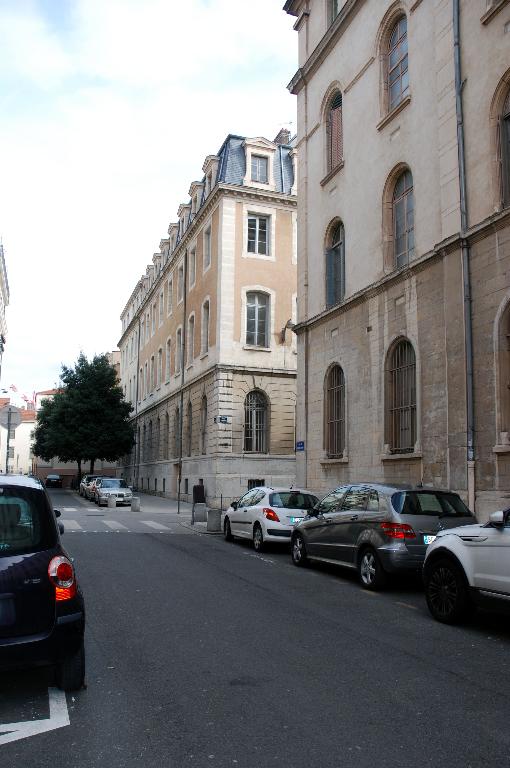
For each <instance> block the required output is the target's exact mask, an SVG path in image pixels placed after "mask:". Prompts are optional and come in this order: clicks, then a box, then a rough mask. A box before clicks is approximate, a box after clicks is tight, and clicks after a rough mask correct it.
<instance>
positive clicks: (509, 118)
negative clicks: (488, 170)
mask: <svg viewBox="0 0 510 768" xmlns="http://www.w3.org/2000/svg"><path fill="white" fill-rule="evenodd" d="M501 163H502V169H501V170H502V174H503V204H504V205H505V206H506V205H510V92H509V93H508V96H507V98H506V102H505V106H504V107H503V114H502V116H501Z"/></svg>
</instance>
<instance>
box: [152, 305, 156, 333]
mask: <svg viewBox="0 0 510 768" xmlns="http://www.w3.org/2000/svg"><path fill="white" fill-rule="evenodd" d="M155 333H156V302H154V304H153V305H152V335H153V336H154V334H155Z"/></svg>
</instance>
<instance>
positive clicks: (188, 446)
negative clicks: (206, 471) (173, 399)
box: [186, 400, 193, 456]
mask: <svg viewBox="0 0 510 768" xmlns="http://www.w3.org/2000/svg"><path fill="white" fill-rule="evenodd" d="M186 421H187V424H186V438H187V440H186V443H187V444H186V453H187V454H188V456H191V446H192V440H193V406H192V405H191V400H190V401H189V403H188V413H187V419H186Z"/></svg>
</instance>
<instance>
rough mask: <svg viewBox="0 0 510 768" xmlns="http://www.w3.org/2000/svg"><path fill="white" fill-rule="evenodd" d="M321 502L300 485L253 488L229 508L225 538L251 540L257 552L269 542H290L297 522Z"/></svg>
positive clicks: (224, 530)
mask: <svg viewBox="0 0 510 768" xmlns="http://www.w3.org/2000/svg"><path fill="white" fill-rule="evenodd" d="M318 501H319V500H318V498H317V497H316V496H314V495H313V494H312V493H309V492H308V491H303V490H300V489H298V488H268V487H260V488H253V489H252V490H250V491H248V492H247V493H245V494H244V496H241V498H240V499H239V500H238V501H234V502H232V504H231V505H230V507H229V508H228V509H227V511H226V513H225V518H224V521H223V532H224V535H225V539H227V541H231V540H232V539H233V538H234V537H236V536H238V537H239V538H241V539H251V540H252V541H253V546H254V548H255V550H256V551H257V552H261V551H262V549H263V547H264V544H265V543H266V542H269V541H272V542H280V543H284V542H286V543H289V541H290V536H291V533H292V529H293V528H294V525H295V524H296V523H297V522H299V521H300V520H302V519H303V517H304V516H305V514H306V513H307V512H308V511H309V510H310V509H311V508H312V507H313V506H314V504H316V503H317V502H318Z"/></svg>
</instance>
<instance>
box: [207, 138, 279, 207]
mask: <svg viewBox="0 0 510 768" xmlns="http://www.w3.org/2000/svg"><path fill="white" fill-rule="evenodd" d="M244 140H245V137H244V136H234V135H232V134H230V135H229V136H227V138H226V139H225V141H224V142H223V144H222V146H221V148H220V150H219V152H218V157H219V167H218V179H217V181H218V182H220V183H224V184H234V185H239V186H242V184H243V179H244V176H245V174H246V155H245V150H244V147H243V142H244ZM291 150H292V147H291V146H290V145H286V144H280V145H279V146H278V147H277V149H276V154H275V160H274V164H273V167H274V184H275V187H276V191H277V192H280V193H282V194H285V195H290V194H291V189H292V185H293V184H294V170H293V163H292V158H291V156H290V152H291ZM282 170H283V178H282Z"/></svg>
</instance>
